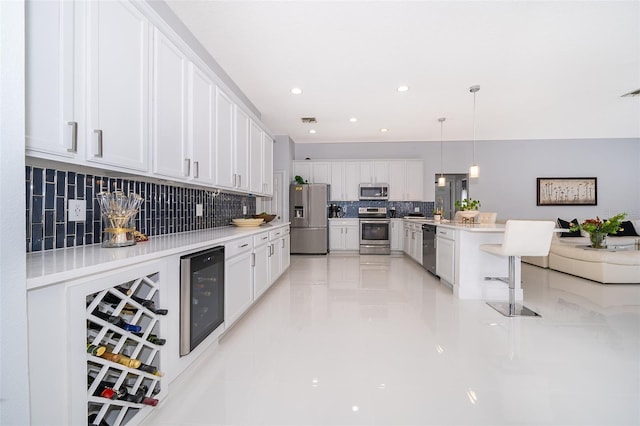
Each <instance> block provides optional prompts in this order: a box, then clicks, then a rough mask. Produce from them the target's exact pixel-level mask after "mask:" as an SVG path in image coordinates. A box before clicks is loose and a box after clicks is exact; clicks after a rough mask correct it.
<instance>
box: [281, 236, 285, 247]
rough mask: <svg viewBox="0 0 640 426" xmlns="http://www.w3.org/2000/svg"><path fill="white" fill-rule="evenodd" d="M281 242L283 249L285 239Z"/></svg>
mask: <svg viewBox="0 0 640 426" xmlns="http://www.w3.org/2000/svg"><path fill="white" fill-rule="evenodd" d="M281 241H282V248H284V238H283V239H282V240H281Z"/></svg>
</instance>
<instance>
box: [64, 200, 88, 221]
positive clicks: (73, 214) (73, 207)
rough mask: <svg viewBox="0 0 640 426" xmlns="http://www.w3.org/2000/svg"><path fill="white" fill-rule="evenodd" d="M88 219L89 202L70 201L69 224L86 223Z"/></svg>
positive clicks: (68, 209) (68, 210)
mask: <svg viewBox="0 0 640 426" xmlns="http://www.w3.org/2000/svg"><path fill="white" fill-rule="evenodd" d="M86 217H87V202H86V201H84V200H69V205H68V208H67V220H68V221H69V222H84V221H85V219H86Z"/></svg>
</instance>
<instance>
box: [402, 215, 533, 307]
mask: <svg viewBox="0 0 640 426" xmlns="http://www.w3.org/2000/svg"><path fill="white" fill-rule="evenodd" d="M407 220H409V221H411V222H412V223H415V222H418V221H417V220H415V219H407ZM419 222H420V223H426V224H430V225H435V226H437V231H436V235H437V237H436V239H437V254H436V258H437V259H436V265H437V266H436V271H437V274H438V276H439V277H440V280H441V281H442V282H443V283H445V284H446V285H448V286H450V287H452V289H453V293H454V294H455V295H456V296H457V297H458V298H459V299H467V300H494V301H506V300H508V297H509V289H508V286H507V284H505V283H504V282H501V281H488V280H485V277H507V276H508V272H509V264H508V259H507V258H506V257H499V256H495V255H492V254H489V253H486V252H483V251H481V250H480V246H481V245H482V244H500V243H502V238H503V235H504V229H505V225H504V224H463V223H458V222H446V223H445V222H435V221H433V220H420V221H419ZM520 271H521V268H520V262H516V299H517V300H522V298H523V292H522V287H521V285H520Z"/></svg>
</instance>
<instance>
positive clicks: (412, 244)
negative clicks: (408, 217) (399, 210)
mask: <svg viewBox="0 0 640 426" xmlns="http://www.w3.org/2000/svg"><path fill="white" fill-rule="evenodd" d="M402 229H403V231H404V235H403V241H402V251H403V252H404V253H405V254H406V255H408V256H409V257H411V258H412V259H413V260H415V261H416V262H418V263H419V264H421V265H422V224H420V223H411V222H406V221H405V222H404V226H403V228H402Z"/></svg>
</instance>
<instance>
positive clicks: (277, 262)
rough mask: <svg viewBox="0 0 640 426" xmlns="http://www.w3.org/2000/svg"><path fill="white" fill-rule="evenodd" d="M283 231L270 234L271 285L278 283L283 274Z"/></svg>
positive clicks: (279, 230)
mask: <svg viewBox="0 0 640 426" xmlns="http://www.w3.org/2000/svg"><path fill="white" fill-rule="evenodd" d="M283 232H284V231H283V229H277V230H275V231H271V232H269V247H270V250H271V251H270V257H269V264H270V271H269V272H270V276H271V280H270V283H269V284H270V285H271V284H273V283H274V282H276V280H277V279H278V278H279V277H280V274H282V251H283V248H282V235H283Z"/></svg>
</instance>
